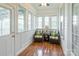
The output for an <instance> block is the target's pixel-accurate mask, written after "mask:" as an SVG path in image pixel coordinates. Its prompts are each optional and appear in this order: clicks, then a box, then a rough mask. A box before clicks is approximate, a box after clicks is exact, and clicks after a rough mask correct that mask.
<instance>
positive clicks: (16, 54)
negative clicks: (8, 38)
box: [16, 40, 33, 56]
mask: <svg viewBox="0 0 79 59" xmlns="http://www.w3.org/2000/svg"><path fill="white" fill-rule="evenodd" d="M32 43H33V41H32V40H31V41H30V42H29V43H28V44H27V45H26V46H25V47H23V48H22V49H21V50H20V51H18V52H17V53H16V56H18V55H19V54H20V53H21V52H23V51H24V50H25V49H26V48H27V47H28V46H29V45H31V44H32Z"/></svg>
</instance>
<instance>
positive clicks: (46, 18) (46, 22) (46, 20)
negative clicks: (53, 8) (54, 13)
mask: <svg viewBox="0 0 79 59" xmlns="http://www.w3.org/2000/svg"><path fill="white" fill-rule="evenodd" d="M44 20H45V25H44V26H48V28H49V27H50V23H49V17H45V19H44Z"/></svg>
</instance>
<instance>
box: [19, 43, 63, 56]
mask: <svg viewBox="0 0 79 59" xmlns="http://www.w3.org/2000/svg"><path fill="white" fill-rule="evenodd" d="M18 56H64V54H63V51H62V48H61V46H60V45H58V44H50V43H48V42H43V43H42V42H34V43H32V44H31V45H30V46H29V47H28V48H26V49H25V50H24V51H23V52H22V53H20V54H19V55H18Z"/></svg>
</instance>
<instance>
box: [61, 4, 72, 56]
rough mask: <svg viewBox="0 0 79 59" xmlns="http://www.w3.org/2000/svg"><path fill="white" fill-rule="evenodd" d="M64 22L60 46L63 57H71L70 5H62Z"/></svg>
mask: <svg viewBox="0 0 79 59" xmlns="http://www.w3.org/2000/svg"><path fill="white" fill-rule="evenodd" d="M63 10H64V22H63V29H64V30H63V34H64V37H63V38H61V45H62V48H63V51H64V54H65V55H68V56H69V55H71V51H72V4H64V8H63Z"/></svg>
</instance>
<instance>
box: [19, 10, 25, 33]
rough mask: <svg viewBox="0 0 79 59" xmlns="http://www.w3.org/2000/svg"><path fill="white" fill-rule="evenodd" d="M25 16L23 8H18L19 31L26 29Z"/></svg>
mask: <svg viewBox="0 0 79 59" xmlns="http://www.w3.org/2000/svg"><path fill="white" fill-rule="evenodd" d="M24 16H25V11H24V10H22V9H19V10H18V32H23V31H24Z"/></svg>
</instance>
